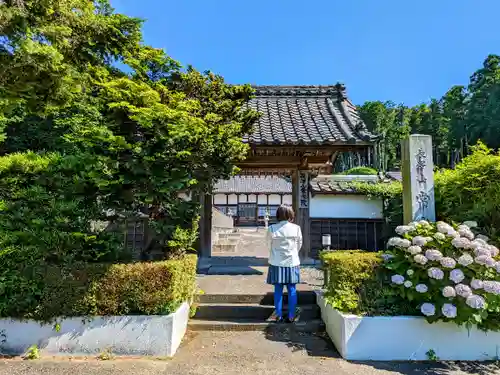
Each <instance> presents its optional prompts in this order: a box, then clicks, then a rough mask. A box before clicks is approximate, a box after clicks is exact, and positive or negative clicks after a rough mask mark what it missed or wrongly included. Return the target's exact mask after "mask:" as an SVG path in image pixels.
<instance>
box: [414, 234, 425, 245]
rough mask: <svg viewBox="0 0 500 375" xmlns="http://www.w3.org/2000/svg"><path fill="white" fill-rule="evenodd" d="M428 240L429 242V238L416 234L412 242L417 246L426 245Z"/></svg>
mask: <svg viewBox="0 0 500 375" xmlns="http://www.w3.org/2000/svg"><path fill="white" fill-rule="evenodd" d="M427 242H428V241H427V238H425V237H422V236H415V237H413V241H412V243H413V244H414V245H416V246H425V244H426V243H427Z"/></svg>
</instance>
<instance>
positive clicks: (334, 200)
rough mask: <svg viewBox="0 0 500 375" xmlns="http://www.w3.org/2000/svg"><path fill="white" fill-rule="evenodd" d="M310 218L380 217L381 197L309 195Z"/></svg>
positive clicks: (381, 208)
mask: <svg viewBox="0 0 500 375" xmlns="http://www.w3.org/2000/svg"><path fill="white" fill-rule="evenodd" d="M309 216H310V217H311V218H328V219H340V218H345V219H381V218H383V203H382V200H381V199H368V197H367V196H365V195H352V194H351V195H349V194H344V195H321V194H317V195H315V196H311V200H310V205H309Z"/></svg>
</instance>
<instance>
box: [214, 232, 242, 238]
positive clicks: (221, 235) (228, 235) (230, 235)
mask: <svg viewBox="0 0 500 375" xmlns="http://www.w3.org/2000/svg"><path fill="white" fill-rule="evenodd" d="M218 236H219V239H223V238H233V239H240V238H241V234H240V233H238V232H233V233H219V235H218Z"/></svg>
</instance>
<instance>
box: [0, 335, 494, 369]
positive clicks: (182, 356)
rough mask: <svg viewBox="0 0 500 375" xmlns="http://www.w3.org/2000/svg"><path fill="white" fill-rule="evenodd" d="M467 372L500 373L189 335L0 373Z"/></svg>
mask: <svg viewBox="0 0 500 375" xmlns="http://www.w3.org/2000/svg"><path fill="white" fill-rule="evenodd" d="M42 374H43V375H137V374H140V375H226V374H227V375H236V374H238V375H283V374H287V375H288V374H289V375H322V374H332V375H379V374H410V375H434V374H436V375H462V374H478V375H486V374H500V371H499V370H498V366H497V365H496V364H493V363H490V364H467V363H465V364H441V363H410V362H405V363H388V362H381V363H378V362H369V363H351V362H347V361H344V360H342V359H340V358H339V357H338V354H337V353H336V351H335V350H334V349H333V347H332V345H331V344H330V341H329V340H327V339H326V338H325V337H322V336H314V335H308V334H300V335H299V334H297V333H295V334H290V333H286V332H285V333H282V334H270V333H267V334H266V333H261V332H200V333H197V334H192V333H191V334H189V335H188V336H187V337H186V339H185V341H184V343H183V345H182V347H181V348H180V350H179V352H178V354H177V356H176V357H175V358H174V359H172V360H163V361H161V360H153V359H114V360H110V361H97V360H95V359H90V360H87V361H84V360H82V359H79V360H67V359H63V360H61V359H59V360H47V359H43V360H36V361H22V360H18V359H16V360H3V361H2V360H0V375H42Z"/></svg>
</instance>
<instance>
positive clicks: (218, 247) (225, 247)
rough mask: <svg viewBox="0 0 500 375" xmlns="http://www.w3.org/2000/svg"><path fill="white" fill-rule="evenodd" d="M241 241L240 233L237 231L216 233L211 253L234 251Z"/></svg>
mask: <svg viewBox="0 0 500 375" xmlns="http://www.w3.org/2000/svg"><path fill="white" fill-rule="evenodd" d="M240 242H241V235H240V233H238V232H230V233H218V234H217V239H216V240H215V242H214V244H213V245H212V254H214V255H217V254H228V253H229V254H231V253H236V252H237V250H238V245H239V244H240Z"/></svg>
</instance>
